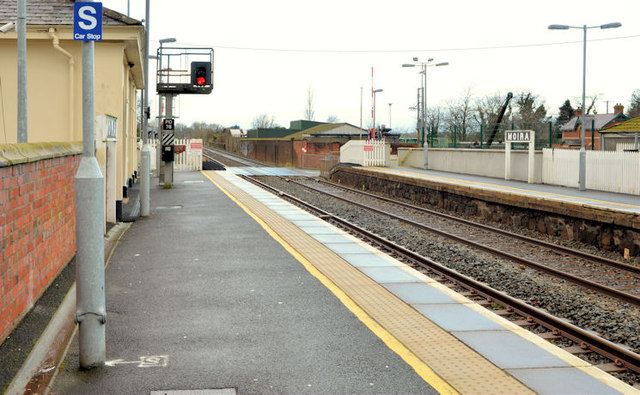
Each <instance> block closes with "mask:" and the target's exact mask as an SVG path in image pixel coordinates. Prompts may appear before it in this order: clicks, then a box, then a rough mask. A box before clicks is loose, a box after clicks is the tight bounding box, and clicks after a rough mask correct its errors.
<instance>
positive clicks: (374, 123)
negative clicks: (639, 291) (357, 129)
mask: <svg viewBox="0 0 640 395" xmlns="http://www.w3.org/2000/svg"><path fill="white" fill-rule="evenodd" d="M382 91H383V90H382V89H374V90H373V117H372V118H373V127H372V128H371V134H372V136H371V138H374V137H375V133H376V93H379V92H382Z"/></svg>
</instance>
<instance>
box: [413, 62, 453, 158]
mask: <svg viewBox="0 0 640 395" xmlns="http://www.w3.org/2000/svg"><path fill="white" fill-rule="evenodd" d="M413 62H414V63H405V64H403V65H402V67H416V66H421V70H420V74H422V78H421V81H420V82H421V83H422V100H421V101H422V103H421V104H422V119H421V120H420V129H421V130H420V131H419V133H421V134H422V135H421V136H420V137H419V140H420V146H421V147H423V148H424V149H423V153H424V169H425V170H426V169H427V168H428V164H429V161H428V155H429V152H428V151H429V149H428V148H429V144H428V142H427V141H426V140H427V138H426V133H425V128H426V126H427V67H431V66H436V67H438V66H446V65H448V64H449V62H440V63H436V64H430V62H433V58H429V59H427V61H426V62H419V61H418V58H413Z"/></svg>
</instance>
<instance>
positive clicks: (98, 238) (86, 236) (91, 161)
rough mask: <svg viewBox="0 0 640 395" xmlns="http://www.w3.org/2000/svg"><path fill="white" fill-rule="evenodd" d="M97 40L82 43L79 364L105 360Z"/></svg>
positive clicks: (78, 188)
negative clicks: (96, 138)
mask: <svg viewBox="0 0 640 395" xmlns="http://www.w3.org/2000/svg"><path fill="white" fill-rule="evenodd" d="M94 55H95V53H94V42H93V41H83V42H82V129H83V132H82V148H83V149H82V160H81V162H80V165H79V167H78V172H77V173H76V178H75V190H76V239H77V248H78V249H77V255H76V257H77V266H76V298H77V307H76V322H77V323H78V324H79V336H78V343H79V346H80V367H81V368H82V369H91V368H93V367H97V366H102V365H104V362H105V356H106V350H105V322H106V319H107V316H106V314H107V313H106V308H105V290H104V231H103V229H104V177H103V176H102V173H101V172H100V166H99V165H98V161H97V160H96V156H95V144H94V143H95V90H94V74H95V70H94V59H95V56H94Z"/></svg>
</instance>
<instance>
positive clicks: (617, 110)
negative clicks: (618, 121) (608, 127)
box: [613, 103, 624, 115]
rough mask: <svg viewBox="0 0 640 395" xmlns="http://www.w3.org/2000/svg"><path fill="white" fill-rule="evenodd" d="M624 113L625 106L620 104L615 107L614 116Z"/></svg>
mask: <svg viewBox="0 0 640 395" xmlns="http://www.w3.org/2000/svg"><path fill="white" fill-rule="evenodd" d="M623 111H624V106H623V105H622V104H620V103H618V104H616V105H615V106H613V114H614V115H618V114H622V112H623Z"/></svg>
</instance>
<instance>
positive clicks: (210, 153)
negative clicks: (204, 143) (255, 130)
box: [202, 147, 264, 167]
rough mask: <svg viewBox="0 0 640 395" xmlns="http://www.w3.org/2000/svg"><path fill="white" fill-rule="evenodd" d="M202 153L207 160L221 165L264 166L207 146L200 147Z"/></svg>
mask: <svg viewBox="0 0 640 395" xmlns="http://www.w3.org/2000/svg"><path fill="white" fill-rule="evenodd" d="M202 155H203V156H204V157H205V158H207V160H209V161H214V162H218V163H219V164H220V165H222V166H234V167H244V166H251V167H264V164H263V163H260V162H257V161H254V160H251V159H247V158H239V157H237V156H235V155H231V154H229V153H226V152H221V151H218V150H215V149H212V148H209V147H203V148H202Z"/></svg>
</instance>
